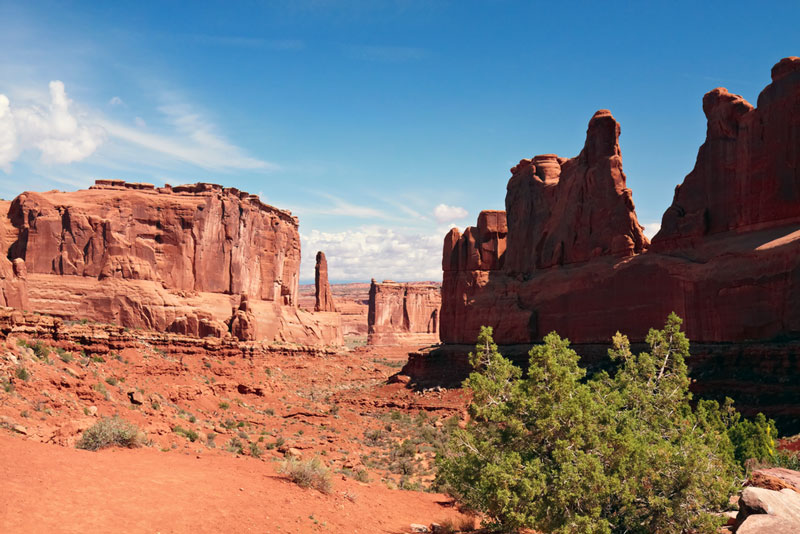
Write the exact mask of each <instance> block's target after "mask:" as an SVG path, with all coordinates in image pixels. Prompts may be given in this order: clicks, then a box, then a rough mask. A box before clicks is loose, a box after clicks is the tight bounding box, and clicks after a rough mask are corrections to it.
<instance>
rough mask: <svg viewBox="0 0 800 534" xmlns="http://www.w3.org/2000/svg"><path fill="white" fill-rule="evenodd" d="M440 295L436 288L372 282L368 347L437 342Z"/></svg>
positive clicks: (432, 286)
mask: <svg viewBox="0 0 800 534" xmlns="http://www.w3.org/2000/svg"><path fill="white" fill-rule="evenodd" d="M440 307H441V293H440V291H439V287H438V286H437V285H436V284H429V283H406V284H399V283H396V282H392V281H391V280H384V281H383V282H382V283H378V282H376V281H375V280H374V279H373V280H372V284H371V286H370V289H369V313H368V318H367V325H368V326H367V328H368V334H367V343H368V344H370V345H406V344H407V345H424V344H431V343H438V342H439V309H440Z"/></svg>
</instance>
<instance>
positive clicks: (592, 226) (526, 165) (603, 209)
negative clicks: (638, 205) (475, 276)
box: [504, 110, 648, 273]
mask: <svg viewBox="0 0 800 534" xmlns="http://www.w3.org/2000/svg"><path fill="white" fill-rule="evenodd" d="M619 134H620V127H619V124H618V123H617V121H616V120H614V117H612V116H611V112H609V111H607V110H600V111H598V112H597V113H595V115H594V117H592V119H591V120H590V121H589V128H588V130H587V132H586V144H585V145H584V148H583V150H582V151H581V153H580V154H579V155H578V156H577V157H575V158H572V159H565V158H559V157H558V156H556V155H554V154H546V155H543V156H536V157H534V158H533V159H532V160H528V159H524V160H522V161H520V163H519V165H517V166H516V167H514V168H513V169H511V174H512V176H511V179H510V180H509V181H508V188H507V189H508V192H507V194H506V213H507V217H508V229H509V231H508V248H507V250H506V255H507V257H506V259H505V265H504V267H505V270H506V271H508V272H512V273H530V272H533V271H536V270H540V269H547V268H549V267H553V266H558V265H565V264H570V263H582V262H586V261H588V260H590V259H592V258H595V257H597V256H603V255H609V254H613V255H615V256H631V255H633V254H638V253H640V252H642V251H643V250H644V249H645V248H646V247H647V244H648V241H647V238H646V237H645V236H644V234H643V233H642V227H641V226H639V223H638V221H637V220H636V213H635V212H634V208H633V196H632V194H631V190H630V189H628V188H627V187H625V173H623V172H622V155H621V153H620V148H619Z"/></svg>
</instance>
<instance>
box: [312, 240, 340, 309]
mask: <svg viewBox="0 0 800 534" xmlns="http://www.w3.org/2000/svg"><path fill="white" fill-rule="evenodd" d="M314 290H315V295H314V296H315V299H316V303H315V304H314V310H315V311H318V312H319V311H329V312H335V311H336V305H335V304H334V303H333V293H331V285H330V284H329V283H328V260H327V259H325V253H324V252H322V251H320V252H317V264H316V266H315V267H314Z"/></svg>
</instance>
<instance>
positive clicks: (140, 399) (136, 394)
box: [128, 389, 144, 404]
mask: <svg viewBox="0 0 800 534" xmlns="http://www.w3.org/2000/svg"><path fill="white" fill-rule="evenodd" d="M128 398H129V399H130V401H131V404H144V395H142V392H141V391H139V390H137V389H132V390H130V391H128Z"/></svg>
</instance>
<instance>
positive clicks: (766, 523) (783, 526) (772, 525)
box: [735, 515, 800, 534]
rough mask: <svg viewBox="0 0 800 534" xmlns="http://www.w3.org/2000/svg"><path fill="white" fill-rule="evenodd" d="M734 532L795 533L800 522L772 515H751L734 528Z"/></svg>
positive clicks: (799, 527) (746, 533) (738, 533)
mask: <svg viewBox="0 0 800 534" xmlns="http://www.w3.org/2000/svg"><path fill="white" fill-rule="evenodd" d="M735 532H736V534H797V532H800V524H798V523H795V522H794V521H788V520H786V519H783V518H780V517H776V516H773V515H751V516H750V517H748V518H747V519H745V521H744V523H742V524H741V525H739V528H738V529H736V531H735Z"/></svg>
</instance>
